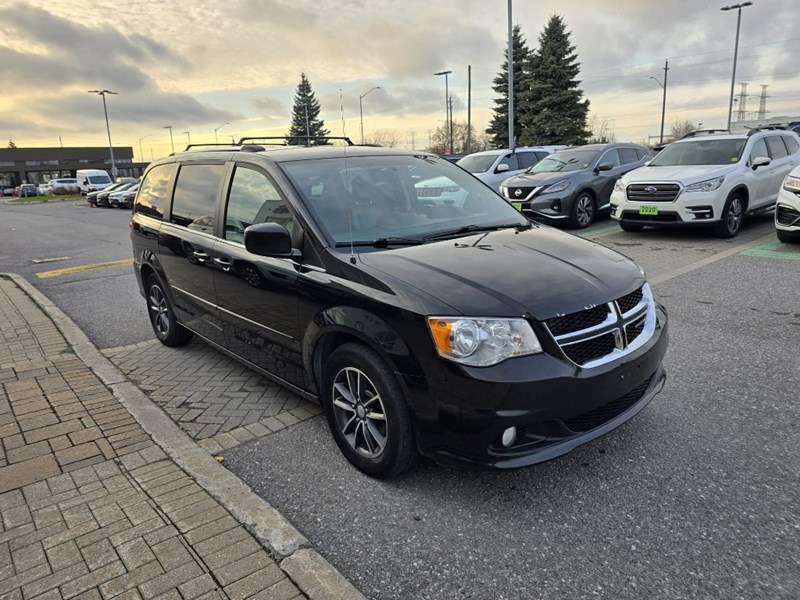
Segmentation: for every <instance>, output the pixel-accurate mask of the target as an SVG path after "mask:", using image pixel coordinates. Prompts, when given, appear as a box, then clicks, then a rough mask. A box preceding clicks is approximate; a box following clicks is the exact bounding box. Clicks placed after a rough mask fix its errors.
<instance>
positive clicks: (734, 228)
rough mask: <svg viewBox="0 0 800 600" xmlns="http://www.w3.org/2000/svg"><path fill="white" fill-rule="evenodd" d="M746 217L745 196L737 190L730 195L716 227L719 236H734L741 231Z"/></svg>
mask: <svg viewBox="0 0 800 600" xmlns="http://www.w3.org/2000/svg"><path fill="white" fill-rule="evenodd" d="M743 219H744V197H743V196H742V195H741V194H740V193H739V192H735V193H733V194H731V195H730V196H728V199H727V200H726V201H725V207H724V208H723V209H722V215H721V218H720V221H719V223H717V224H716V226H715V227H714V233H715V234H716V235H717V237H721V238H732V237H734V236H736V234H737V233H739V230H740V229H741V228H742V220H743Z"/></svg>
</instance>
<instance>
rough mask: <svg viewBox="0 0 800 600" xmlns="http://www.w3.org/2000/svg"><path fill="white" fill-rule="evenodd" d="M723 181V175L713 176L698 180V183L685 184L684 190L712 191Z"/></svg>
mask: <svg viewBox="0 0 800 600" xmlns="http://www.w3.org/2000/svg"><path fill="white" fill-rule="evenodd" d="M723 181H725V176H724V175H723V176H722V177H714V179H707V180H706V181H700V182H699V183H693V184H692V185H687V186H686V189H685V190H684V191H685V192H713V191H714V190H716V189H719V186H721V185H722V182H723Z"/></svg>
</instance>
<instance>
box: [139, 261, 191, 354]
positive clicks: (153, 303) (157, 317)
mask: <svg viewBox="0 0 800 600" xmlns="http://www.w3.org/2000/svg"><path fill="white" fill-rule="evenodd" d="M145 290H146V299H147V314H148V315H150V325H152V326H153V332H154V333H155V334H156V337H157V338H158V340H159V341H160V342H161V343H162V344H164V345H165V346H183V345H184V344H186V343H187V342H188V341H189V340H191V339H192V335H193V334H192V332H191V331H189V330H188V329H186V328H185V327H184V326H183V325H181V324H180V323H178V320H177V318H176V317H175V311H174V310H173V309H172V304H170V301H169V298H168V297H167V293H166V291H165V290H164V284H162V283H161V280H160V279H159V278H158V277H157V276H156V275H150V276H149V277H148V278H147V282H146V284H145Z"/></svg>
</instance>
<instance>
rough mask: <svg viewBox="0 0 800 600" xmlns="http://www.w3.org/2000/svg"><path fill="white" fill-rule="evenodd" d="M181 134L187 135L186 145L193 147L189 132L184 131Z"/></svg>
mask: <svg viewBox="0 0 800 600" xmlns="http://www.w3.org/2000/svg"><path fill="white" fill-rule="evenodd" d="M181 133H185V134H186V145H187V146H189V145H191V143H192V138H191V136H190V135H189V132H188V131H182V132H181Z"/></svg>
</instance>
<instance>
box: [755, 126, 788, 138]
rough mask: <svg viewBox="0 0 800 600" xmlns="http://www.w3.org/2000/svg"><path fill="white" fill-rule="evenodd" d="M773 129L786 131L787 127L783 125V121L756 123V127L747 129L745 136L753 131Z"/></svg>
mask: <svg viewBox="0 0 800 600" xmlns="http://www.w3.org/2000/svg"><path fill="white" fill-rule="evenodd" d="M775 129H780V130H783V131H786V130H788V129H789V127H788V126H786V125H784V124H783V123H771V124H770V125H758V126H757V127H751V128H750V129H748V130H747V137H750V136H751V135H753V134H754V133H758V132H759V131H773V130H775Z"/></svg>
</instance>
